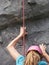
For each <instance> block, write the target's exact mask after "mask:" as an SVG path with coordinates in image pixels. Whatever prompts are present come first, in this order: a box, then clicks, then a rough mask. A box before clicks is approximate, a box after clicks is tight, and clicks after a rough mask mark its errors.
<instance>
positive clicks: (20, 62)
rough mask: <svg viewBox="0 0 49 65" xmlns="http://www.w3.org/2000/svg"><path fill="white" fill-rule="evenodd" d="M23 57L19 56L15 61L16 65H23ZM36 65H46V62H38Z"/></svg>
mask: <svg viewBox="0 0 49 65" xmlns="http://www.w3.org/2000/svg"><path fill="white" fill-rule="evenodd" d="M24 60H25V57H24V56H23V55H20V56H19V57H17V59H16V65H24ZM37 65H48V63H47V62H46V61H39V62H38V64H37Z"/></svg>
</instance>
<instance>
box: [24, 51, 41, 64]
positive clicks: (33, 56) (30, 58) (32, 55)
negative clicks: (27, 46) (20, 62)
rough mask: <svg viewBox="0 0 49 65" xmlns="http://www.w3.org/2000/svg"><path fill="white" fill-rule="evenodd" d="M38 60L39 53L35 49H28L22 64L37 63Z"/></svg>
mask: <svg viewBox="0 0 49 65" xmlns="http://www.w3.org/2000/svg"><path fill="white" fill-rule="evenodd" d="M38 61H40V55H39V54H38V53H37V52H35V51H30V52H29V53H28V54H27V56H26V59H25V62H24V65H37V63H38Z"/></svg>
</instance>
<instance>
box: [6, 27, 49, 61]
mask: <svg viewBox="0 0 49 65" xmlns="http://www.w3.org/2000/svg"><path fill="white" fill-rule="evenodd" d="M26 34H27V32H26V27H21V28H20V34H19V35H18V36H17V37H16V38H15V39H14V40H12V41H11V42H10V43H9V44H8V46H7V47H6V49H7V50H8V51H9V53H10V55H11V56H12V57H13V59H14V60H16V58H17V57H18V56H19V55H20V53H19V52H18V51H17V49H15V45H16V44H17V42H18V41H19V39H21V38H22V37H23V36H24V35H26ZM39 46H40V48H41V50H42V54H43V57H45V59H46V60H47V61H48V62H49V55H48V54H47V53H46V51H45V50H46V46H45V45H43V44H41V45H39Z"/></svg>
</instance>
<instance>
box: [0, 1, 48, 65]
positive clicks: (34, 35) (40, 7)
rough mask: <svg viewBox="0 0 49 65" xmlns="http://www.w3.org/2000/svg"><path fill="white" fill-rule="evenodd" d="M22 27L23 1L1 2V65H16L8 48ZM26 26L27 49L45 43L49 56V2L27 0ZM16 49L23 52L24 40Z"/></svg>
mask: <svg viewBox="0 0 49 65" xmlns="http://www.w3.org/2000/svg"><path fill="white" fill-rule="evenodd" d="M21 26H22V0H20V1H19V0H0V65H3V64H4V65H15V61H14V60H13V59H12V57H11V56H10V54H9V53H7V51H6V46H7V45H8V44H9V43H10V41H12V40H13V39H14V38H15V37H16V36H17V35H18V34H19V29H20V27H21ZM25 26H26V27H27V32H28V35H27V36H26V44H25V49H26V50H27V49H28V47H29V46H30V45H32V44H37V45H38V44H41V43H43V42H44V43H45V44H46V45H47V49H46V50H47V52H48V54H49V0H25ZM35 40H36V42H35ZM16 47H17V50H18V51H19V52H20V51H21V50H22V40H20V41H19V42H18V44H17V46H16ZM20 53H21V54H23V51H22V52H20Z"/></svg>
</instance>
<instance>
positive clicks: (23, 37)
mask: <svg viewBox="0 0 49 65" xmlns="http://www.w3.org/2000/svg"><path fill="white" fill-rule="evenodd" d="M22 17H23V18H22V19H23V27H25V15H24V0H22ZM23 54H24V55H25V34H24V35H23Z"/></svg>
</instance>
